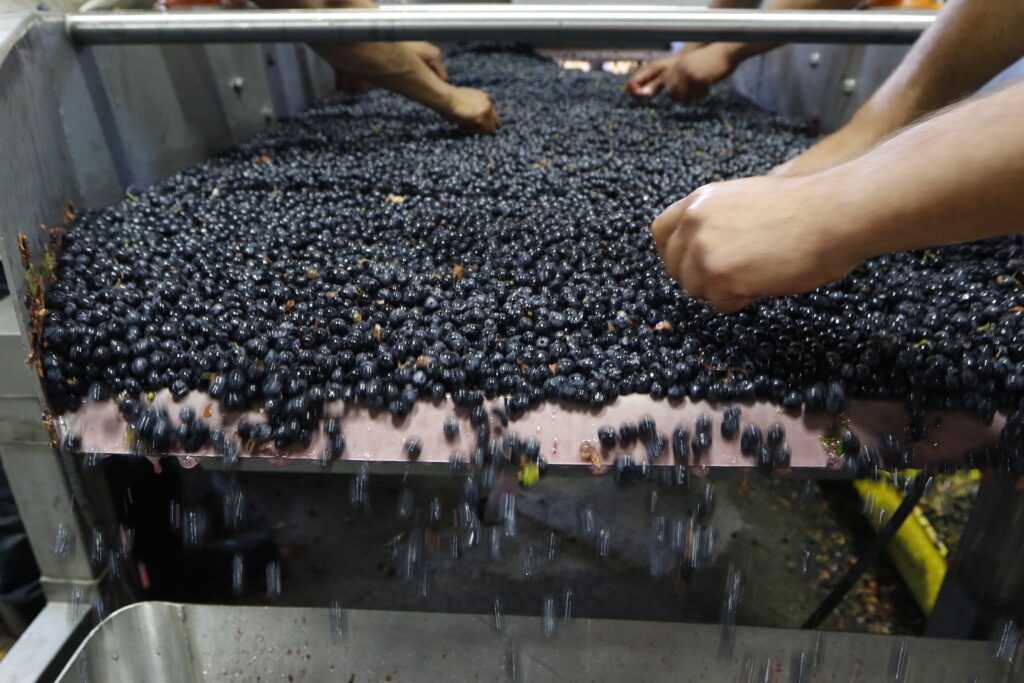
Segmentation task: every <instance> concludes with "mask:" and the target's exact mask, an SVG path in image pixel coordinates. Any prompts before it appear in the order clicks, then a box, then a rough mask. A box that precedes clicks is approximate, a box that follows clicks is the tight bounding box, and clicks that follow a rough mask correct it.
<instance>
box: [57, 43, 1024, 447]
mask: <svg viewBox="0 0 1024 683" xmlns="http://www.w3.org/2000/svg"><path fill="white" fill-rule="evenodd" d="M449 65H450V69H451V74H452V78H453V79H454V80H455V81H457V82H459V83H461V84H465V85H469V86H485V87H486V89H487V90H488V91H489V92H490V93H492V94H493V96H494V99H495V101H496V102H497V105H498V108H499V110H500V111H501V116H502V119H503V121H504V125H503V127H502V128H501V129H500V130H499V131H498V133H497V134H496V135H495V136H493V137H471V136H464V135H461V134H457V133H453V132H452V131H451V130H450V129H449V128H448V127H447V126H445V125H444V124H443V123H442V122H439V121H437V120H436V118H435V117H433V116H432V115H431V114H430V113H429V112H425V111H422V110H421V109H420V108H418V107H417V106H416V105H413V104H411V103H408V102H405V101H403V100H401V99H399V98H396V97H394V96H391V95H387V94H384V93H373V94H370V95H368V96H366V97H364V98H363V99H361V100H359V101H357V102H333V103H327V104H325V105H322V106H319V107H317V108H315V109H313V110H311V111H310V112H308V113H306V114H304V115H302V116H299V117H298V118H296V119H295V120H292V121H289V122H285V123H283V124H281V125H279V126H275V127H272V128H269V129H267V130H265V131H263V132H261V133H260V134H258V135H257V136H256V137H255V138H254V139H253V140H252V141H250V142H248V143H246V144H243V145H239V146H237V147H234V148H233V149H230V150H228V151H226V152H224V153H223V154H220V155H218V156H215V157H213V158H211V159H210V160H208V161H206V162H204V163H201V164H199V165H197V166H194V167H192V168H190V169H188V170H185V171H182V172H181V173H178V174H176V175H174V176H172V177H170V178H168V179H167V180H165V181H162V182H160V183H158V184H156V185H155V186H153V187H152V188H151V189H149V190H148V191H146V192H143V193H140V194H137V195H132V196H130V197H128V198H126V199H125V200H124V201H122V202H120V203H118V204H116V205H113V206H110V207H107V208H103V209H97V210H92V211H87V212H83V213H81V214H80V215H79V216H78V218H77V219H76V220H75V222H74V223H73V225H71V226H70V229H69V230H68V232H67V235H66V238H65V240H64V248H63V252H62V253H61V254H60V257H59V267H58V282H56V283H55V284H54V285H52V286H50V287H49V288H48V290H47V292H46V310H47V311H48V314H47V316H46V320H45V327H44V332H43V335H42V338H41V342H40V343H41V349H40V351H41V359H42V366H43V367H42V370H43V375H44V384H45V387H46V392H47V396H48V398H49V402H50V404H51V407H52V408H53V409H55V410H57V411H67V410H74V409H75V408H76V407H77V406H78V405H79V404H80V403H81V401H82V400H83V399H85V398H86V397H88V396H90V395H92V396H94V397H97V398H100V399H102V398H104V397H116V398H117V399H118V400H119V401H120V402H121V406H122V411H124V410H125V408H124V406H125V405H126V404H129V402H135V401H136V400H137V399H138V398H139V397H140V396H142V395H144V394H145V393H147V392H152V391H156V390H159V389H163V388H168V389H171V390H172V392H173V394H174V396H175V397H181V396H184V395H185V394H186V393H187V392H188V391H192V390H197V391H202V392H206V393H207V394H209V395H210V396H211V397H212V398H213V399H215V400H217V401H219V402H220V403H221V404H222V406H223V407H224V408H225V409H227V410H242V409H253V408H257V407H262V408H263V410H264V412H265V414H266V416H267V420H268V423H269V426H270V428H271V430H272V434H271V439H270V440H271V441H272V442H273V443H274V445H275V446H276V447H278V448H288V447H292V446H295V445H301V444H304V443H309V441H310V437H311V432H312V431H313V430H315V429H316V424H317V422H318V421H319V420H320V417H321V415H322V414H323V406H324V404H325V403H326V402H331V401H337V400H346V401H356V402H360V403H363V404H365V405H367V406H370V407H372V408H375V409H381V410H388V411H390V412H391V413H393V414H394V415H395V416H396V417H398V418H401V417H403V416H405V415H407V414H408V413H409V412H410V411H411V410H412V409H413V407H414V404H415V403H416V402H417V401H421V400H431V401H436V400H440V399H442V398H444V397H445V396H450V397H451V399H452V401H453V402H454V403H455V404H456V406H457V407H459V408H460V409H462V410H464V411H466V412H468V413H470V414H471V418H472V423H473V425H474V427H475V428H481V427H482V426H483V425H484V424H485V423H487V422H489V419H488V415H487V413H486V411H484V409H483V407H482V405H481V401H482V399H483V398H485V397H486V398H495V397H499V396H501V397H505V398H506V399H507V412H508V416H509V417H510V418H511V419H515V418H516V417H517V416H519V415H521V414H522V413H523V412H524V411H526V410H529V409H531V408H535V407H537V406H538V405H540V404H542V403H544V402H548V401H565V402H569V403H573V404H578V405H583V406H591V407H599V406H602V405H605V404H608V403H610V402H613V401H615V400H616V399H617V398H618V397H620V396H625V395H630V394H646V395H650V396H652V397H654V398H660V397H662V396H667V397H669V398H671V399H673V400H678V399H681V398H683V397H689V398H690V399H692V400H702V399H705V398H707V399H710V400H715V401H720V402H733V401H735V402H744V401H751V400H754V399H762V400H770V401H773V402H775V403H781V404H782V405H784V406H785V407H787V408H789V409H794V410H799V409H800V408H801V407H804V408H805V409H806V410H808V411H811V412H813V411H820V412H825V411H827V412H829V413H831V414H833V415H834V414H837V413H839V412H841V411H843V410H844V409H845V407H846V405H847V402H848V401H849V400H850V399H855V398H866V397H870V398H880V399H901V400H905V401H906V402H907V404H908V407H909V408H910V410H911V414H912V415H920V414H923V411H924V410H925V409H933V408H937V409H951V408H962V409H966V410H969V411H973V412H974V413H976V414H977V415H979V416H981V417H983V418H985V419H991V417H992V416H993V414H994V413H995V411H996V410H1004V411H1008V412H1012V410H1013V409H1015V408H1016V406H1017V403H1018V401H1020V399H1021V394H1022V389H1024V344H1022V343H1021V341H1020V340H1021V334H1020V329H1021V320H1022V316H1021V315H1019V311H1020V310H1021V306H1022V305H1024V290H1022V289H1021V288H1020V286H1019V285H1018V284H1017V280H1016V279H1015V274H1016V273H1018V272H1020V271H1021V270H1022V269H1024V251H1022V246H1024V243H1022V238H1021V237H1019V236H1015V237H1007V238H1001V239H994V240H988V241H984V242H977V243H972V244H965V245H960V246H953V247H946V248H940V249H934V250H929V251H928V252H927V253H919V252H914V253H897V254H892V255H886V256H882V257H879V258H875V259H872V260H870V261H868V262H866V263H865V264H863V265H862V266H861V267H859V268H857V269H856V270H855V271H853V272H852V273H851V274H850V275H849V276H848V277H846V278H845V279H843V280H842V281H840V282H837V283H835V284H832V285H828V286H826V287H822V288H820V289H818V290H816V291H814V292H811V293H809V294H806V295H802V296H794V297H781V298H774V299H767V300H764V301H760V302H758V303H756V304H754V305H752V306H750V307H749V308H748V309H747V310H745V311H743V312H740V313H738V314H735V315H721V314H717V313H715V312H714V311H713V310H712V309H711V308H709V307H708V306H707V305H705V304H703V303H700V302H697V301H695V300H693V299H691V298H689V297H687V296H686V295H685V294H683V292H682V291H681V290H680V289H679V287H678V286H677V285H676V284H675V283H674V282H673V281H672V280H670V279H669V278H668V277H667V276H666V275H665V274H664V273H663V271H662V267H661V264H660V262H659V260H658V258H657V256H656V254H655V251H654V249H653V246H652V242H651V238H650V235H649V232H648V226H649V224H650V222H651V220H652V219H653V218H654V216H656V215H657V213H658V211H660V210H661V209H662V208H664V207H665V206H666V205H667V204H669V203H671V202H672V201H674V200H676V199H677V198H678V197H680V196H681V195H684V194H686V193H687V192H689V191H691V190H693V189H696V188H697V187H699V186H701V185H703V184H705V183H708V182H711V181H715V180H720V179H725V178H733V177H739V176H747V175H751V174H758V173H763V172H765V171H767V170H769V169H770V168H772V167H773V166H774V165H775V164H777V163H779V162H780V161H782V160H784V159H786V158H787V157H790V156H792V155H794V154H795V153H797V152H798V151H799V150H801V149H802V148H804V147H805V146H806V145H808V143H809V142H810V141H811V138H810V136H809V135H808V134H807V132H806V131H805V130H804V129H802V128H800V127H799V126H796V125H793V124H792V123H789V122H787V121H785V120H783V119H782V118H779V117H777V116H773V115H770V114H767V113H764V112H761V111H758V110H756V109H755V108H754V107H752V106H751V105H748V104H745V103H743V102H741V101H739V100H738V99H735V98H733V97H732V96H729V95H721V94H720V95H716V96H715V97H713V98H712V99H710V100H708V101H707V102H706V103H705V104H703V105H700V106H688V107H687V106H681V105H674V104H671V103H668V102H665V103H661V104H659V105H658V106H654V107H649V106H639V105H636V104H634V103H631V102H630V101H628V100H627V98H624V97H623V96H622V93H621V91H622V80H621V79H620V78H619V77H616V76H614V75H611V74H606V73H602V72H591V73H582V72H568V71H563V70H561V69H560V68H558V66H557V65H556V64H555V63H554V62H552V61H549V60H547V59H544V58H541V57H538V56H535V55H532V54H526V53H523V52H500V51H493V50H473V49H466V50H462V51H456V52H454V53H452V54H451V56H450V59H449ZM129 411H131V412H132V413H133V416H132V417H131V418H130V419H132V420H139V419H141V418H140V417H139V414H138V408H137V405H136V406H134V407H130V408H129ZM499 419H500V416H499ZM502 421H503V420H502ZM1022 423H1024V418H1016V419H1014V420H1011V421H1010V426H1009V427H1008V430H1009V434H1008V435H1007V436H1006V437H1005V438H1004V442H1007V443H1010V442H1012V443H1018V442H1019V441H1020V439H1019V438H1017V436H1019V435H1020V434H1021V433H1024V424H1022ZM193 424H198V421H196V422H195V423H193ZM145 426H146V433H145V435H144V437H145V440H146V443H147V444H149V445H151V446H152V447H167V445H168V443H169V441H170V439H171V436H170V430H169V422H168V421H167V420H166V419H164V417H163V416H159V417H158V418H157V417H151V418H149V419H148V420H147V422H146V425H145ZM731 426H732V425H731V423H730V425H728V429H727V431H731ZM196 429H200V430H201V429H202V428H200V427H197V428H196ZM453 432H454V428H453V427H450V426H448V425H446V426H445V434H446V435H447V436H448V438H449V439H453V438H455V436H456V434H455V433H453ZM638 432H642V434H643V435H647V436H649V434H648V430H647V425H640V426H639V427H638V426H637V425H622V426H621V427H620V428H619V434H618V439H617V444H616V442H615V441H613V440H612V439H611V437H610V435H606V436H605V438H604V439H602V444H607V446H606V447H608V448H613V447H615V446H616V445H618V446H621V447H627V448H628V447H629V446H630V444H631V443H632V442H633V441H634V440H635V439H636V438H637V435H638ZM924 433H925V432H924V426H923V422H921V423H920V429H915V430H913V431H912V434H913V435H915V436H923V435H924ZM694 437H695V440H694V442H693V444H692V445H693V446H694V448H695V449H696V450H697V451H698V452H700V451H702V450H706V449H707V448H708V447H710V445H711V433H710V430H708V431H704V430H702V429H701V428H700V426H699V425H698V428H697V429H696V430H695V432H694ZM203 438H204V439H205V435H203ZM197 439H199V437H198V436H192V437H191V442H192V443H193V444H194V443H195V442H196V440H197ZM339 441H340V439H337V440H335V443H334V444H333V445H332V450H334V451H340V450H341V449H342V448H343V445H341V444H343V441H340V443H339ZM883 450H885V448H884V446H883ZM904 452H906V450H905V449H902V448H901V449H900V450H899V451H898V453H899V454H902V453H904Z"/></svg>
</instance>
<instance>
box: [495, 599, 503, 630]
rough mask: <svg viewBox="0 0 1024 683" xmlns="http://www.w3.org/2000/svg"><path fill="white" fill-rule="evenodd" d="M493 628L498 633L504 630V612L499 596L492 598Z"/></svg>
mask: <svg viewBox="0 0 1024 683" xmlns="http://www.w3.org/2000/svg"><path fill="white" fill-rule="evenodd" d="M494 630H495V631H497V632H498V633H501V632H502V631H503V630H505V614H504V611H503V609H502V607H501V598H494Z"/></svg>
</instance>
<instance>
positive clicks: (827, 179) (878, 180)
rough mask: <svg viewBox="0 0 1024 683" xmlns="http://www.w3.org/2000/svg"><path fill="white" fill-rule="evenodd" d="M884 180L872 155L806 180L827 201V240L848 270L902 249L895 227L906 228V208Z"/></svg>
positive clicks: (824, 212)
mask: <svg viewBox="0 0 1024 683" xmlns="http://www.w3.org/2000/svg"><path fill="white" fill-rule="evenodd" d="M882 176H883V174H882V173H880V172H879V170H878V169H877V166H876V164H874V163H873V160H872V159H870V155H869V156H868V157H867V158H866V157H860V158H858V159H854V160H852V161H848V162H846V163H844V164H840V165H839V166H835V167H833V168H830V169H827V170H825V171H822V172H820V173H816V174H814V175H811V176H805V177H804V178H802V180H804V181H805V182H807V183H809V184H811V185H812V186H813V187H814V191H815V192H817V193H819V194H820V195H824V196H825V197H827V199H826V205H825V206H823V207H820V208H819V210H820V211H822V212H823V213H822V214H821V215H827V216H829V217H830V218H829V220H828V222H827V223H828V227H827V228H826V229H825V231H824V233H825V234H824V238H825V240H826V241H827V242H828V243H829V244H830V245H831V249H830V251H831V252H832V254H833V255H834V257H835V258H837V259H838V260H840V261H841V262H843V263H845V264H846V265H847V270H848V269H849V268H852V267H855V266H856V265H857V264H859V263H861V262H863V261H865V260H867V259H870V258H874V257H876V256H881V255H882V254H886V253H889V252H891V251H896V250H898V249H900V248H901V247H900V245H899V235H898V234H897V232H896V231H894V230H893V229H892V226H893V225H903V223H902V222H901V221H902V218H901V217H900V216H899V214H900V212H901V211H902V210H903V207H902V206H901V202H900V201H899V197H898V194H899V193H898V192H893V191H892V190H893V187H895V186H893V185H890V184H888V183H887V181H886V180H885V179H884V177H882Z"/></svg>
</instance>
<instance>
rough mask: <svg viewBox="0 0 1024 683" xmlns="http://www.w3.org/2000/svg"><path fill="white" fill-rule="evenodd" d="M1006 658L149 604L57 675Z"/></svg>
mask: <svg viewBox="0 0 1024 683" xmlns="http://www.w3.org/2000/svg"><path fill="white" fill-rule="evenodd" d="M539 608H540V605H538V611H539ZM1006 667H1007V664H1006V663H1005V662H1002V661H998V660H997V659H996V658H994V657H992V655H991V652H990V650H989V648H988V646H987V644H986V643H984V642H970V641H948V640H946V641H944V640H930V639H923V638H897V637H890V636H871V635H866V634H854V633H821V632H814V631H793V630H782V629H765V628H749V627H743V626H740V627H738V628H735V629H724V628H723V627H722V626H720V625H717V624H677V623H657V622H649V621H629V622H626V621H616V620H599V619H576V620H570V621H565V620H563V619H562V618H561V614H558V615H553V618H552V619H551V620H550V621H549V622H547V624H545V622H544V621H543V620H542V619H541V618H539V617H520V616H507V615H505V616H499V617H498V618H497V619H496V617H495V616H494V615H471V614H434V613H420V612H386V611H368V610H348V611H342V610H340V609H334V610H329V609H316V608H284V607H228V606H218V605H179V604H170V603H152V602H149V603H138V604H135V605H132V606H130V607H126V608H124V609H122V610H120V611H118V612H115V613H114V614H112V615H111V616H110V617H108V618H107V619H106V620H105V621H104V622H103V623H102V624H100V625H99V626H98V627H97V628H96V629H94V630H93V632H92V633H91V634H90V635H89V637H88V639H87V640H86V642H85V643H83V645H82V646H81V648H79V650H78V652H76V653H75V655H74V658H73V659H72V661H71V662H70V663H69V664H68V666H67V668H65V670H64V671H63V672H62V673H61V676H60V678H59V679H58V680H60V681H64V682H67V683H77V682H78V681H80V680H90V681H104V682H105V683H120V682H122V681H124V682H126V683H128V682H131V683H136V682H138V681H147V682H148V683H163V682H164V681H168V682H169V681H175V682H186V681H188V682H191V681H223V680H240V681H243V680H244V681H255V680H264V681H278V680H288V681H367V680H369V681H502V680H506V681H675V682H677V683H687V682H690V683H696V682H702V683H726V682H728V683H734V682H735V681H810V680H814V681H850V682H851V683H854V682H859V683H875V682H877V681H892V680H895V681H905V682H906V683H911V682H924V681H934V682H938V681H970V680H977V681H992V682H996V681H1003V680H1012V679H1008V678H1007V676H1009V675H1011V674H1010V673H1009V672H1007V671H1006Z"/></svg>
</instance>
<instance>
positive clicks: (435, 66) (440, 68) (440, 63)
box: [427, 54, 448, 81]
mask: <svg viewBox="0 0 1024 683" xmlns="http://www.w3.org/2000/svg"><path fill="white" fill-rule="evenodd" d="M427 66H429V67H430V69H431V70H432V71H433V72H434V73H436V74H437V76H438V78H440V79H441V80H442V81H447V80H448V69H447V68H445V65H444V59H442V58H441V55H440V54H437V55H431V57H430V58H429V59H427Z"/></svg>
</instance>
